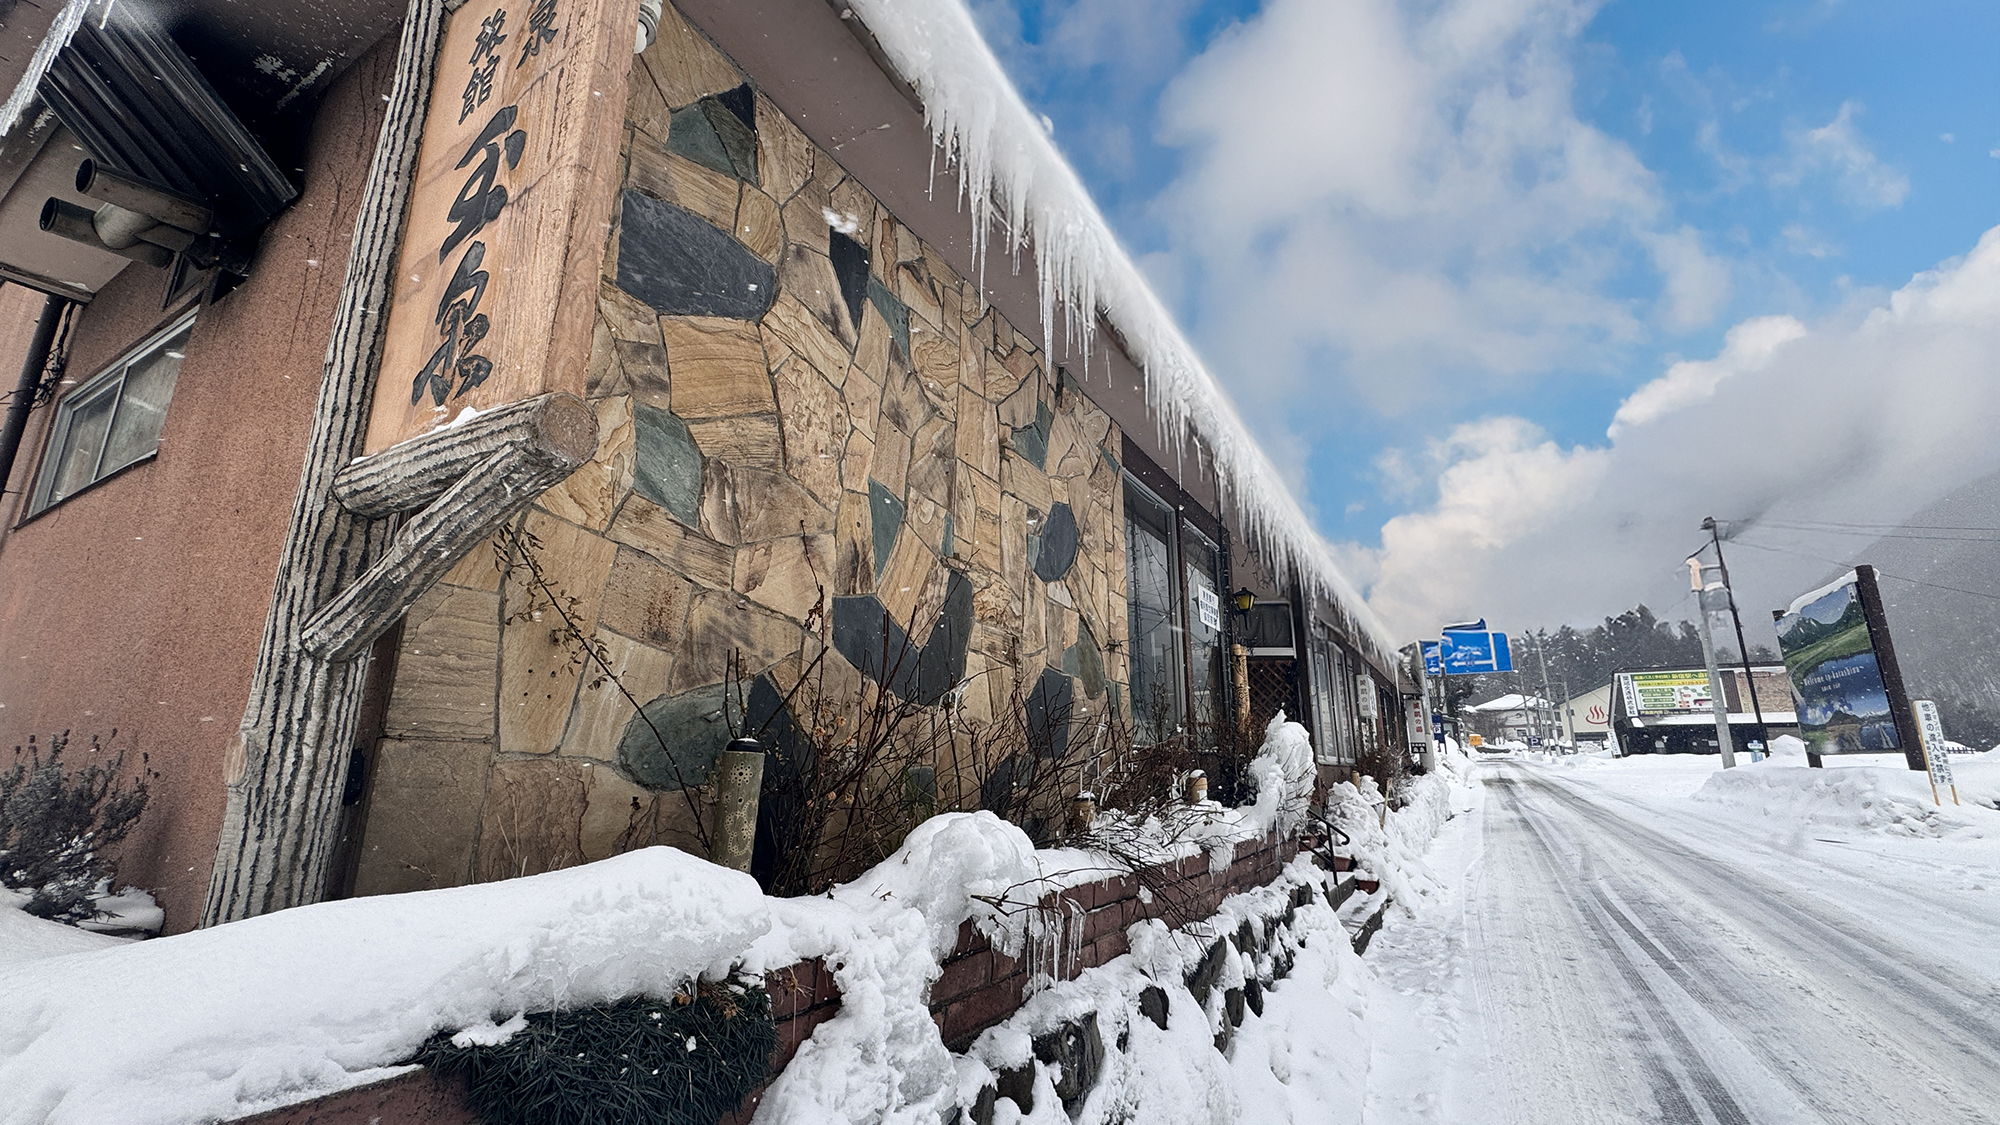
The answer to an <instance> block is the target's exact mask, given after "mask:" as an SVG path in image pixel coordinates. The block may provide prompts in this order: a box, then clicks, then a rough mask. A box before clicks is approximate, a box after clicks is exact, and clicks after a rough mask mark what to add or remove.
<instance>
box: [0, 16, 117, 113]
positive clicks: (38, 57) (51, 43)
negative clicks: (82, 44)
mask: <svg viewBox="0 0 2000 1125" xmlns="http://www.w3.org/2000/svg"><path fill="white" fill-rule="evenodd" d="M95 2H96V0H69V2H68V3H66V4H64V5H63V8H62V11H60V12H57V13H56V18H55V20H54V22H52V23H51V24H49V29H48V31H47V32H45V33H43V35H42V41H41V43H40V44H38V45H37V46H36V47H35V53H34V54H33V55H32V56H30V57H29V59H28V69H27V71H26V72H25V73H23V74H22V75H21V80H20V81H19V82H16V83H14V90H13V92H12V93H10V94H8V95H7V101H6V102H5V104H0V137H4V136H6V135H7V134H8V133H10V132H12V131H13V129H14V126H16V125H18V124H20V122H21V115H22V114H23V113H26V112H27V111H28V106H29V105H30V104H32V103H33V102H34V100H35V99H36V98H37V97H38V96H40V94H41V86H42V76H43V75H45V74H47V73H48V72H49V67H51V66H53V65H55V61H56V53H57V52H58V51H61V50H62V49H63V48H64V47H67V46H69V41H70V40H71V39H72V38H74V37H75V36H76V29H77V28H78V27H81V26H82V25H83V16H84V13H85V12H87V11H89V10H90V6H91V5H92V4H93V3H95ZM104 15H105V18H106V19H109V18H110V16H111V9H110V7H109V6H106V7H105V9H104Z"/></svg>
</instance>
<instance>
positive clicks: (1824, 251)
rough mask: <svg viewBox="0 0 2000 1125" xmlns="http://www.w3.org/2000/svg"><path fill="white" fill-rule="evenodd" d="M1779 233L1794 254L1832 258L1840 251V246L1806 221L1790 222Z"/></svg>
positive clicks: (1786, 246) (1786, 247)
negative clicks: (1805, 222) (1807, 224)
mask: <svg viewBox="0 0 2000 1125" xmlns="http://www.w3.org/2000/svg"><path fill="white" fill-rule="evenodd" d="M1778 234H1779V236H1780V237H1781V238H1783V239H1784V240H1785V249H1787V250H1790V251H1791V252H1792V253H1794V254H1803V255H1805V256H1806V257H1808V258H1831V257H1833V256H1834V255H1835V254H1838V253H1840V248H1839V247H1838V246H1835V245H1834V244H1833V243H1832V242H1829V241H1828V240H1827V239H1826V236H1824V235H1822V234H1820V233H1819V232H1818V231H1816V230H1814V229H1812V228H1811V227H1809V226H1806V225H1805V224H1804V223H1788V224H1786V226H1785V229H1784V230H1782V231H1779V232H1778Z"/></svg>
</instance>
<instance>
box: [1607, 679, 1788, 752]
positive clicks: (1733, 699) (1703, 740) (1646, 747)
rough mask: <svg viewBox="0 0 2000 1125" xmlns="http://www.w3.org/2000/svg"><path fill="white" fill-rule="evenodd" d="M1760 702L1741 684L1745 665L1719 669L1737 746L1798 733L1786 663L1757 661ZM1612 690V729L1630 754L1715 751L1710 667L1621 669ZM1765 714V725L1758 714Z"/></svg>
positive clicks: (1744, 749)
mask: <svg viewBox="0 0 2000 1125" xmlns="http://www.w3.org/2000/svg"><path fill="white" fill-rule="evenodd" d="M1752 671H1753V672H1754V673H1755V677H1756V685H1757V695H1756V706H1755V707H1753V706H1752V703H1751V698H1750V696H1749V694H1748V693H1747V692H1745V691H1744V690H1743V669H1742V668H1724V669H1722V670H1721V678H1722V691H1723V703H1724V705H1725V706H1726V707H1727V708H1728V712H1729V732H1730V736H1731V739H1732V741H1733V742H1734V743H1735V747H1736V749H1737V750H1738V751H1739V752H1747V751H1748V750H1750V748H1751V744H1752V743H1757V744H1759V745H1760V746H1761V745H1766V744H1768V743H1769V741H1770V740H1771V739H1772V738H1775V737H1777V736H1778V735H1781V734H1792V735H1796V734H1797V733H1798V729H1799V720H1798V715H1797V714H1796V713H1795V712H1794V710H1793V707H1794V704H1793V703H1792V680H1791V677H1790V676H1789V675H1787V674H1786V672H1785V666H1784V665H1782V664H1765V665H1758V666H1755V667H1754V668H1753V669H1752ZM1607 686H1608V687H1609V688H1610V689H1611V691H1610V695H1611V701H1612V708H1611V731H1612V734H1613V736H1614V737H1616V738H1617V740H1618V745H1619V748H1620V749H1621V750H1622V751H1623V752H1624V753H1626V754H1714V753H1717V752H1719V748H1718V746H1717V745H1716V738H1715V712H1714V710H1713V709H1712V708H1713V704H1712V702H1711V698H1710V695H1709V686H1708V673H1707V672H1706V671H1705V670H1703V669H1701V668H1639V669H1631V670H1628V671H1622V672H1619V673H1618V674H1617V675H1615V676H1613V677H1612V681H1611V683H1610V684H1609V685H1607ZM1759 714H1761V715H1762V716H1763V724H1762V726H1759V725H1758V721H1757V720H1758V716H1759Z"/></svg>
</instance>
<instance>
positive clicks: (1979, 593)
mask: <svg viewBox="0 0 2000 1125" xmlns="http://www.w3.org/2000/svg"><path fill="white" fill-rule="evenodd" d="M1736 542H1737V543H1738V544H1739V545H1741V546H1744V547H1749V548H1752V549H1754V550H1758V551H1773V552H1776V553H1778V554H1784V555H1797V556H1798V557H1800V558H1802V559H1811V560H1813V561H1814V562H1823V563H1826V564H1827V565H1828V566H1843V567H1844V566H1852V565H1854V564H1852V563H1848V562H1842V561H1841V560H1839V559H1829V558H1827V557H1825V556H1824V555H1814V554H1808V553H1807V552H1805V551H1794V550H1791V549H1789V548H1786V547H1771V546H1766V545H1765V544H1762V543H1746V542H1744V541H1743V540H1741V539H1738V540H1737V541H1736ZM1875 575H1876V577H1878V578H1890V579H1894V580H1895V581H1897V582H1907V583H1909V584H1910V585H1912V586H1924V587H1927V588H1929V589H1932V590H1945V591H1948V592H1950V593H1953V594H1966V595H1969V596H1971V597H1975V598H1987V599H1989V600H1991V601H1996V602H2000V594H1994V593H1991V592H1988V591H1984V590H1966V589H1962V588H1960V587H1958V586H1946V585H1943V584H1942V583H1938V582H1925V581H1924V580H1922V579H1920V578H1906V577H1904V576H1903V575H1900V574H1890V573H1888V572H1887V571H1885V570H1883V569H1881V568H1880V567H1877V568H1876V570H1875Z"/></svg>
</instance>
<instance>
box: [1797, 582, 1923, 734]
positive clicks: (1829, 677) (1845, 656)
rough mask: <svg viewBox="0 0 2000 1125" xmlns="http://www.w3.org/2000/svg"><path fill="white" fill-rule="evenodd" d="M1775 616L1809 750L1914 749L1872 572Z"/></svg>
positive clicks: (1830, 586)
mask: <svg viewBox="0 0 2000 1125" xmlns="http://www.w3.org/2000/svg"><path fill="white" fill-rule="evenodd" d="M1773 616H1775V617H1776V619H1777V630H1778V647H1779V648H1780V649H1782V650H1783V651H1784V654H1785V668H1786V670H1787V671H1789V672H1790V673H1791V676H1792V694H1793V696H1794V697H1795V699H1796V701H1797V704H1798V716H1799V733H1800V735H1801V736H1802V737H1804V739H1805V741H1806V749H1807V751H1808V752H1809V753H1811V754H1813V755H1815V756H1818V755H1822V754H1869V753H1884V752H1894V751H1904V752H1905V753H1906V754H1908V753H1911V752H1912V751H1913V748H1914V747H1915V746H1916V744H1917V743H1916V739H1915V738H1913V737H1911V735H1910V732H1909V729H1908V728H1909V726H1910V719H1909V705H1908V702H1907V701H1906V700H1905V699H1903V697H1902V696H1903V692H1902V677H1901V676H1900V675H1898V674H1897V672H1896V666H1895V653H1894V650H1893V649H1890V648H1889V645H1888V630H1887V628H1886V626H1885V625H1884V624H1883V619H1882V615H1881V600H1880V598H1879V596H1878V595H1877V594H1876V592H1875V576H1874V572H1873V571H1872V570H1870V569H1869V568H1868V567H1865V566H1863V567H1856V568H1855V569H1854V570H1851V571H1848V572H1847V573H1846V574H1844V575H1842V576H1841V577H1839V578H1837V579H1835V580H1834V581H1833V582H1831V583H1829V584H1828V585H1825V586H1822V587H1820V588H1819V589H1817V590H1814V591H1812V592H1811V593H1807V594H1802V595H1800V596H1799V597H1798V598H1797V599H1796V600H1794V601H1793V602H1792V604H1791V606H1790V608H1788V609H1786V610H1784V611H1783V612H1781V613H1777V614H1774V615H1773Z"/></svg>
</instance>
